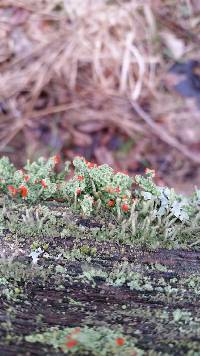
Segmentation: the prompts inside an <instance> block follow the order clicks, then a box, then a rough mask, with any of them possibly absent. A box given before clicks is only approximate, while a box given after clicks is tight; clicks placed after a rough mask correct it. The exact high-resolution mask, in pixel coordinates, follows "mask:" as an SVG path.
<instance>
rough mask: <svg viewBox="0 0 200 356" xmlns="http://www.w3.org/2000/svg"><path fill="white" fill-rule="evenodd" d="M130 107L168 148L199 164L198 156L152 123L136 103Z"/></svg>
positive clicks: (199, 157)
mask: <svg viewBox="0 0 200 356" xmlns="http://www.w3.org/2000/svg"><path fill="white" fill-rule="evenodd" d="M131 105H132V107H133V109H134V110H135V112H136V113H137V114H138V115H139V116H140V118H141V119H142V120H144V121H145V122H146V124H147V125H148V126H149V127H150V128H151V130H152V132H153V133H154V134H155V135H156V136H158V137H159V138H160V139H161V140H162V141H164V142H166V143H167V144H168V145H169V146H172V147H174V148H176V149H177V150H178V151H179V152H181V153H182V154H183V155H184V156H185V157H187V158H189V159H191V160H192V161H193V162H195V163H200V155H197V154H196V153H192V152H191V151H189V149H188V148H187V147H186V146H185V145H183V144H182V143H180V142H179V141H178V140H177V139H176V138H174V137H172V136H170V134H169V133H168V132H167V131H166V130H164V128H162V127H161V126H159V125H158V124H156V123H155V122H154V121H153V119H152V118H151V116H150V115H149V114H147V113H146V112H145V111H144V110H143V109H142V108H141V106H140V105H139V104H138V103H137V102H135V101H131Z"/></svg>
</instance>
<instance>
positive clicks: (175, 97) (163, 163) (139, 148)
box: [0, 0, 200, 193]
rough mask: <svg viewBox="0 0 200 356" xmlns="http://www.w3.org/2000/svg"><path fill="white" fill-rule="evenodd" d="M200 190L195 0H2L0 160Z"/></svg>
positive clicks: (199, 23) (198, 15)
mask: <svg viewBox="0 0 200 356" xmlns="http://www.w3.org/2000/svg"><path fill="white" fill-rule="evenodd" d="M57 153H59V154H60V155H61V158H62V160H66V159H73V157H74V156H76V155H81V156H84V157H86V159H88V160H91V161H94V162H96V163H98V164H103V163H107V164H109V165H111V166H112V167H114V168H115V169H117V170H122V171H126V172H128V173H129V174H133V175H135V174H138V173H140V174H142V173H143V172H144V170H145V168H146V167H148V168H151V169H155V170H156V180H157V183H158V184H161V185H162V184H166V185H169V186H173V187H174V188H175V189H176V190H177V191H178V192H183V193H190V192H191V191H192V190H193V187H194V185H197V186H199V185H200V179H199V177H200V1H199V0H179V1H176V0H152V1H150V0H123V1H122V0H34V1H33V0H1V1H0V157H2V156H4V155H8V156H9V157H10V158H11V160H12V162H13V163H15V165H16V166H17V167H21V166H22V165H23V164H24V163H25V162H26V159H27V158H29V159H31V160H35V159H37V158H38V157H39V156H41V155H42V156H45V157H49V156H50V155H53V154H57Z"/></svg>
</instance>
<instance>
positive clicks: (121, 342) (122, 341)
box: [115, 337, 125, 346]
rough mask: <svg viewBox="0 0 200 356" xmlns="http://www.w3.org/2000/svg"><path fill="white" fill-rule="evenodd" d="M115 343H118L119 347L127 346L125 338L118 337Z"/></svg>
mask: <svg viewBox="0 0 200 356" xmlns="http://www.w3.org/2000/svg"><path fill="white" fill-rule="evenodd" d="M115 343H116V345H117V346H123V345H124V344H125V340H124V339H123V337H118V338H117V339H116V340H115Z"/></svg>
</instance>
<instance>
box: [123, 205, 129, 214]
mask: <svg viewBox="0 0 200 356" xmlns="http://www.w3.org/2000/svg"><path fill="white" fill-rule="evenodd" d="M122 210H123V211H124V212H125V213H127V211H129V206H128V205H127V204H122Z"/></svg>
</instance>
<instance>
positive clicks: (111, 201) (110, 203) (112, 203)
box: [108, 199, 115, 208]
mask: <svg viewBox="0 0 200 356" xmlns="http://www.w3.org/2000/svg"><path fill="white" fill-rule="evenodd" d="M108 206H110V207H111V208H112V207H113V206H115V201H114V200H113V199H110V200H109V201H108Z"/></svg>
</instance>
